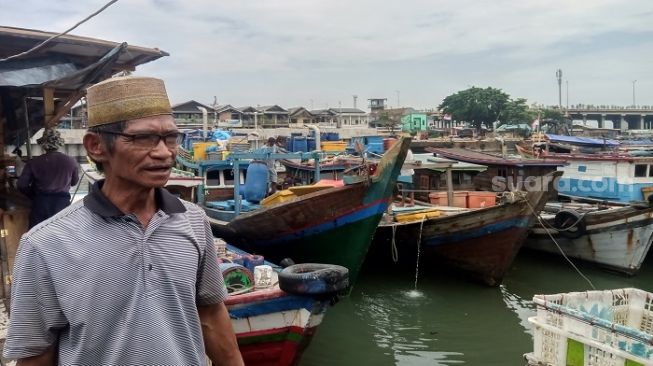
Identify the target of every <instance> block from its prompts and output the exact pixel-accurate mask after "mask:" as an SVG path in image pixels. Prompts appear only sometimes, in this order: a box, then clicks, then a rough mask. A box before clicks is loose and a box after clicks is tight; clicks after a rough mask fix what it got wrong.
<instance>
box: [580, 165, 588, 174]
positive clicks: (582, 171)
mask: <svg viewBox="0 0 653 366" xmlns="http://www.w3.org/2000/svg"><path fill="white" fill-rule="evenodd" d="M578 171H579V172H581V173H585V172H586V171H587V166H585V165H579V166H578Z"/></svg>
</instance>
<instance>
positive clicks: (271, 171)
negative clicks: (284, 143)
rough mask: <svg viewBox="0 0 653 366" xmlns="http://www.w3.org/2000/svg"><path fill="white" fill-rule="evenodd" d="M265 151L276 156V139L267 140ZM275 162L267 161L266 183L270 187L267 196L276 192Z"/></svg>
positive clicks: (273, 160) (274, 160)
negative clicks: (267, 182)
mask: <svg viewBox="0 0 653 366" xmlns="http://www.w3.org/2000/svg"><path fill="white" fill-rule="evenodd" d="M266 151H267V152H269V153H270V154H277V153H279V151H280V148H279V146H278V145H277V139H275V138H274V137H270V138H268V143H267V145H266ZM276 162H277V160H276V159H268V160H267V165H268V181H269V182H270V187H269V189H268V194H274V193H276V192H277V179H278V178H277V169H276V167H275V165H276Z"/></svg>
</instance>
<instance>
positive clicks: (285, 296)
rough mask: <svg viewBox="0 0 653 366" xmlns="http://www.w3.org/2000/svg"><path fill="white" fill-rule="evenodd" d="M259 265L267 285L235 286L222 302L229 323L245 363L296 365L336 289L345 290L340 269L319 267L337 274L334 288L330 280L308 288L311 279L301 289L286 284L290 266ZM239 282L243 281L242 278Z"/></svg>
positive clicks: (265, 365) (255, 364)
mask: <svg viewBox="0 0 653 366" xmlns="http://www.w3.org/2000/svg"><path fill="white" fill-rule="evenodd" d="M217 240H220V239H217ZM228 248H229V249H228V251H227V252H228V253H229V254H232V253H238V254H240V255H246V253H245V252H243V251H241V250H239V249H237V248H234V247H232V246H228ZM265 264H266V265H269V266H270V267H271V269H272V271H270V272H269V273H268V274H269V275H270V276H269V278H267V279H266V280H267V281H268V282H269V286H268V287H267V288H259V286H258V285H255V283H253V282H252V283H249V284H248V285H249V286H250V288H249V289H247V288H245V289H244V290H242V289H240V290H235V291H234V292H232V293H230V294H229V295H228V297H227V299H226V301H225V304H226V305H227V309H228V310H229V316H230V318H231V324H232V326H233V328H234V331H235V333H236V338H237V340H238V346H239V348H240V352H241V354H242V356H243V359H244V361H245V364H246V365H248V366H250V365H254V366H290V365H296V364H297V363H298V362H299V359H300V358H301V355H302V353H303V351H304V350H305V349H306V348H307V347H308V346H309V344H310V342H311V339H312V337H313V335H314V334H315V331H316V330H317V327H318V326H319V325H320V323H321V322H322V320H323V318H324V315H325V314H326V312H327V310H328V308H329V307H330V305H332V304H335V303H336V301H335V300H336V298H337V296H338V293H337V291H338V289H345V288H346V287H347V286H348V284H347V275H346V269H344V268H337V267H338V266H332V265H323V266H322V267H323V268H330V269H331V270H333V271H335V273H336V274H338V275H339V276H340V277H339V283H338V284H337V285H336V286H334V285H333V284H332V285H331V286H326V287H324V286H317V287H316V286H312V285H315V283H316V282H315V281H314V280H307V281H305V283H303V285H306V286H307V287H311V286H312V288H311V290H303V289H305V288H306V287H301V288H300V286H294V287H293V286H292V283H291V285H290V286H289V285H288V284H287V281H288V277H287V276H288V275H287V274H286V273H287V272H288V271H289V270H291V269H292V268H291V267H292V266H291V267H289V268H286V269H282V268H280V267H278V266H276V265H274V264H272V263H269V262H265ZM221 266H222V265H221ZM298 266H300V265H298ZM226 268H228V269H227V270H226V271H230V270H232V269H233V267H226ZM240 268H241V269H242V271H243V272H238V274H240V275H242V274H243V273H247V274H246V276H249V275H251V272H248V270H246V269H243V267H240ZM226 271H225V270H223V272H226ZM302 271H303V270H302ZM234 273H235V272H233V271H232V272H229V274H226V275H225V281H227V288H229V287H230V283H229V282H228V280H229V279H230V278H237V276H231V274H234ZM316 273H317V272H314V274H316ZM332 274H333V273H332ZM256 280H258V279H256ZM245 281H248V279H247V278H245ZM284 281H286V282H284ZM295 284H296V283H295ZM289 287H290V288H291V289H289ZM318 287H319V288H318ZM282 288H283V289H282ZM293 292H294V293H293Z"/></svg>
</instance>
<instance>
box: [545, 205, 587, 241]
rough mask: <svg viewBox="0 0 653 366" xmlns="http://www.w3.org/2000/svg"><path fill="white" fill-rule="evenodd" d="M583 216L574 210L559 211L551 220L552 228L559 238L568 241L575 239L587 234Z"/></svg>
mask: <svg viewBox="0 0 653 366" xmlns="http://www.w3.org/2000/svg"><path fill="white" fill-rule="evenodd" d="M584 216H585V215H583V214H580V213H578V212H577V211H575V210H571V209H565V210H560V211H558V213H556V215H555V217H554V218H553V226H554V227H555V228H556V229H557V230H558V234H560V235H561V236H563V237H565V238H568V239H576V238H579V237H581V236H583V235H585V233H587V227H586V224H585V217H584Z"/></svg>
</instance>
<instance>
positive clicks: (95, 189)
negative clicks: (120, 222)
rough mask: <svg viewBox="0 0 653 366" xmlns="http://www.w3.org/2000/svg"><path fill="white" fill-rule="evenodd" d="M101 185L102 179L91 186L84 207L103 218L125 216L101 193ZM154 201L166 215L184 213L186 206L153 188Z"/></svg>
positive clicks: (168, 193)
mask: <svg viewBox="0 0 653 366" xmlns="http://www.w3.org/2000/svg"><path fill="white" fill-rule="evenodd" d="M103 184H104V179H103V180H99V181H97V182H95V183H94V184H93V186H92V187H91V190H90V192H89V193H88V194H87V195H86V197H84V206H86V208H88V209H89V210H91V211H92V212H95V213H96V214H98V215H100V216H103V217H117V216H123V215H125V213H123V212H122V211H120V209H119V208H118V207H116V205H114V204H113V202H111V201H110V200H109V199H108V198H107V196H105V195H104V193H102V185H103ZM154 199H155V200H156V207H157V208H159V209H160V210H161V211H163V212H165V213H166V214H168V215H171V214H175V213H182V212H186V206H184V204H183V203H182V202H181V201H180V200H179V198H177V197H176V196H174V195H173V194H171V193H170V192H168V191H167V190H165V189H163V188H154Z"/></svg>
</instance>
